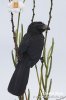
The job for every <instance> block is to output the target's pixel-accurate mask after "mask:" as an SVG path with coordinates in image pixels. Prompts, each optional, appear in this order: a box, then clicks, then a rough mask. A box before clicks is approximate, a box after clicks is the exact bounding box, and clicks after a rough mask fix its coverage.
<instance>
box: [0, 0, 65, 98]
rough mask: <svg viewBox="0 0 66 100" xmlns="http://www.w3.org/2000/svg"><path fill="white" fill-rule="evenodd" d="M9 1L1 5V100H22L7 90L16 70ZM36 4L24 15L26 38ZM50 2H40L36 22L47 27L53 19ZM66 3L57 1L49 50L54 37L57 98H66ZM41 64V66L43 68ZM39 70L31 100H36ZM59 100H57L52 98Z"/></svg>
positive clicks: (30, 85) (32, 77)
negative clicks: (61, 96) (49, 18)
mask: <svg viewBox="0 0 66 100" xmlns="http://www.w3.org/2000/svg"><path fill="white" fill-rule="evenodd" d="M8 3H9V1H8V0H5V1H4V0H1V1H0V99H1V100H18V97H16V96H13V95H11V94H10V93H8V91H7V87H8V84H9V81H10V79H11V76H12V74H13V72H14V70H15V68H14V65H13V62H12V57H11V51H12V49H13V48H14V43H13V38H12V37H13V36H12V29H11V21H10V20H11V19H10V18H11V16H10V12H9V8H8ZM32 4H33V1H32V0H26V2H25V6H24V9H23V11H22V15H21V23H22V24H23V25H24V34H25V33H26V32H27V27H28V25H29V24H30V22H31V18H32V7H33V5H32ZM49 8H50V0H41V1H40V0H36V8H35V21H42V22H44V23H45V24H47V21H48V17H49V14H48V12H49ZM65 9H66V0H61V1H60V0H54V1H53V11H52V21H51V24H50V29H51V30H50V31H49V32H48V39H47V48H49V47H50V45H51V41H52V37H54V41H55V45H54V52H53V64H52V71H51V76H50V77H51V78H52V80H53V83H52V90H51V93H53V94H55V95H57V94H58V95H63V96H66V45H65V44H66V10H65ZM14 16H15V18H14V21H15V25H16V23H17V17H16V16H17V14H15V15H14ZM40 64H41V63H40V62H38V64H37V66H38V67H40ZM36 77H37V76H36V70H35V67H33V68H32V69H31V71H30V77H29V82H28V85H27V88H29V89H30V92H31V100H36V98H35V97H36V96H37V89H38V82H37V79H36ZM50 100H56V98H50ZM64 100H65V99H64Z"/></svg>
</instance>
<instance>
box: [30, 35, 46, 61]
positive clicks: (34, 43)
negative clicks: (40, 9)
mask: <svg viewBox="0 0 66 100" xmlns="http://www.w3.org/2000/svg"><path fill="white" fill-rule="evenodd" d="M43 45H44V38H43V36H42V35H38V36H33V37H32V38H31V41H30V47H29V48H28V54H29V56H30V57H31V59H34V60H35V59H36V60H39V58H40V56H41V53H42V49H43Z"/></svg>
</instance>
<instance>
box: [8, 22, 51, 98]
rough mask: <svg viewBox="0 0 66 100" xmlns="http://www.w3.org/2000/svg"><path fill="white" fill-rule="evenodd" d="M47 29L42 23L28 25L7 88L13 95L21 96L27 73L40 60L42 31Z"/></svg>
mask: <svg viewBox="0 0 66 100" xmlns="http://www.w3.org/2000/svg"><path fill="white" fill-rule="evenodd" d="M45 30H49V27H48V26H47V25H45V24H43V23H42V22H33V23H31V24H30V25H29V27H28V30H27V33H26V34H25V35H24V37H23V40H22V42H21V43H20V46H19V48H18V63H17V65H16V69H15V72H14V74H13V76H12V78H11V81H10V83H9V86H8V91H9V92H10V93H12V94H14V95H17V96H20V95H23V93H24V92H25V89H26V85H27V83H28V77H29V71H30V68H31V67H33V66H34V65H35V64H36V63H37V62H38V60H39V59H40V58H41V53H42V49H43V45H44V36H43V34H42V32H43V31H45Z"/></svg>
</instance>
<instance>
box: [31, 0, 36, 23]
mask: <svg viewBox="0 0 66 100" xmlns="http://www.w3.org/2000/svg"><path fill="white" fill-rule="evenodd" d="M32 12H33V15H32V19H31V22H33V20H34V17H35V0H33V9H32Z"/></svg>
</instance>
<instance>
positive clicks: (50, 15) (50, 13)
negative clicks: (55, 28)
mask: <svg viewBox="0 0 66 100" xmlns="http://www.w3.org/2000/svg"><path fill="white" fill-rule="evenodd" d="M52 7H53V0H51V6H50V11H49V20H48V27H49V25H50V22H51V18H52ZM47 33H48V30H46V34H45V45H46V40H47Z"/></svg>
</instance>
